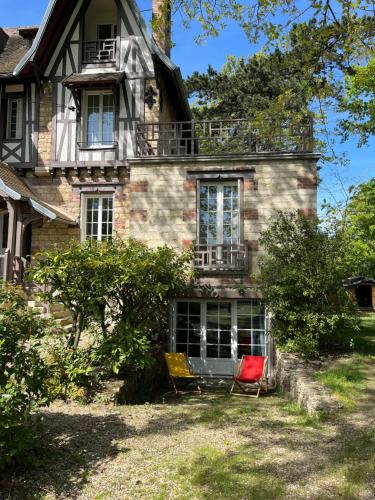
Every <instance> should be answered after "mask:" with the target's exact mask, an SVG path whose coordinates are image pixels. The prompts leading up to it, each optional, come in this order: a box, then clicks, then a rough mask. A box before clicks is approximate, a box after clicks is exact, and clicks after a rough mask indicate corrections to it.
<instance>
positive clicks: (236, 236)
mask: <svg viewBox="0 0 375 500" xmlns="http://www.w3.org/2000/svg"><path fill="white" fill-rule="evenodd" d="M239 222H240V207H239V181H234V182H217V183H203V182H201V183H200V186H199V230H198V236H199V238H198V239H199V244H201V245H216V244H238V243H239V242H240V223H239Z"/></svg>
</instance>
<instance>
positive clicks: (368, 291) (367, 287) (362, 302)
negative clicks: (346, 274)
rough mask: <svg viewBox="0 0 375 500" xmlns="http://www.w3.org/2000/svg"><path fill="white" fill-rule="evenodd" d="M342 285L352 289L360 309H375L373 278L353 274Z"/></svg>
mask: <svg viewBox="0 0 375 500" xmlns="http://www.w3.org/2000/svg"><path fill="white" fill-rule="evenodd" d="M344 286H346V287H347V288H349V290H351V291H352V293H353V295H354V296H355V299H356V302H357V304H358V307H359V308H360V309H368V310H375V279H373V278H366V277H364V276H354V277H352V278H349V279H347V280H346V282H345V284H344Z"/></svg>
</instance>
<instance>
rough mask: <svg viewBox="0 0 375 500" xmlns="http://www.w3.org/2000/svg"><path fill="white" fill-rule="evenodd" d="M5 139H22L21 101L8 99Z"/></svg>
mask: <svg viewBox="0 0 375 500" xmlns="http://www.w3.org/2000/svg"><path fill="white" fill-rule="evenodd" d="M6 138H7V139H22V99H8V103H7V127H6Z"/></svg>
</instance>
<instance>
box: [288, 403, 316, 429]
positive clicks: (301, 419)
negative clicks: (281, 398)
mask: <svg viewBox="0 0 375 500" xmlns="http://www.w3.org/2000/svg"><path fill="white" fill-rule="evenodd" d="M282 409H283V410H284V411H285V412H286V413H288V414H289V415H290V416H291V417H294V419H293V423H294V424H295V425H298V426H300V427H314V428H316V427H318V426H319V423H320V422H321V420H322V418H321V417H319V418H318V417H313V416H311V415H310V414H309V413H308V411H307V410H305V409H304V408H302V407H301V406H300V405H299V404H298V403H294V402H288V403H285V404H283V405H282Z"/></svg>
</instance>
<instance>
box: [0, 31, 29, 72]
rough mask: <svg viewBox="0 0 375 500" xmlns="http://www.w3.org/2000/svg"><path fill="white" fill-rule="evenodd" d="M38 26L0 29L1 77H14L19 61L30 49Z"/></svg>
mask: <svg viewBox="0 0 375 500" xmlns="http://www.w3.org/2000/svg"><path fill="white" fill-rule="evenodd" d="M37 30H38V27H37V26H20V27H17V28H0V77H4V76H12V74H13V71H14V69H15V67H16V66H17V64H18V63H19V61H20V60H21V59H22V58H23V57H24V55H25V54H26V52H27V51H28V50H29V49H30V47H31V44H32V42H33V39H34V37H35V35H36V33H37Z"/></svg>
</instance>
